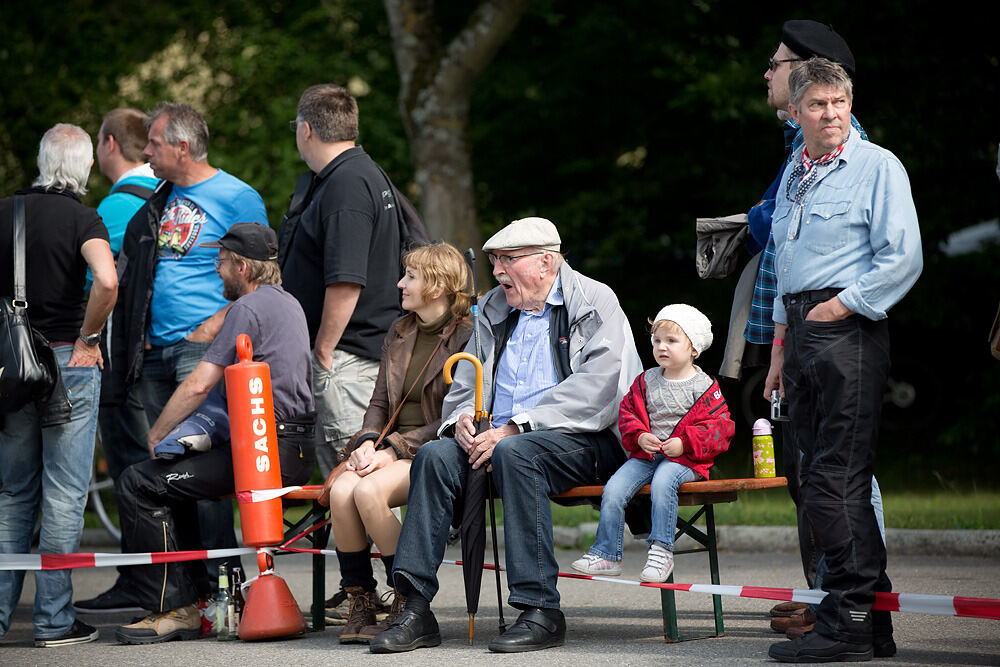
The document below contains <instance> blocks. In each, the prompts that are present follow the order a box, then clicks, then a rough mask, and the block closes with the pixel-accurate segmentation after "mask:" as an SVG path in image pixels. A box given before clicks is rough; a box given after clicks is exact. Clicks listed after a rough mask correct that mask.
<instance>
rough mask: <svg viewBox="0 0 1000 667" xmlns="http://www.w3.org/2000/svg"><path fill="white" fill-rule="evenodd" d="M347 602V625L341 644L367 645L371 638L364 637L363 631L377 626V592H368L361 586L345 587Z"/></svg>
mask: <svg viewBox="0 0 1000 667" xmlns="http://www.w3.org/2000/svg"><path fill="white" fill-rule="evenodd" d="M344 590H346V591H347V601H348V604H349V605H350V606H349V608H348V610H347V625H345V626H344V629H343V630H341V632H340V643H341V644H367V643H368V642H369V641H370V640H371V636H370V635H368V636H363V635H362V634H361V629H362V628H364V627H365V626H368V625H374V624H375V591H366V590H364V589H363V588H361V586H345V587H344Z"/></svg>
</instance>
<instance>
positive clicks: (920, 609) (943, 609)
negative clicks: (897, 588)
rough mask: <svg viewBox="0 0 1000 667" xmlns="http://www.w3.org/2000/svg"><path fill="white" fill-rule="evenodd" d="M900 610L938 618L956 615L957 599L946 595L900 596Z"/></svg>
mask: <svg viewBox="0 0 1000 667" xmlns="http://www.w3.org/2000/svg"><path fill="white" fill-rule="evenodd" d="M899 610H900V611H908V612H915V613H918V614H934V615H937V616H954V615H955V598H953V597H951V596H945V595H920V594H915V593H900V594H899Z"/></svg>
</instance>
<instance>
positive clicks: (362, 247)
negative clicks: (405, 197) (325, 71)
mask: <svg viewBox="0 0 1000 667" xmlns="http://www.w3.org/2000/svg"><path fill="white" fill-rule="evenodd" d="M291 127H292V130H293V131H294V132H295V145H296V146H297V147H298V149H299V154H300V155H301V156H302V160H303V161H304V162H305V163H306V164H307V165H308V166H309V169H310V172H307V173H308V176H307V177H306V178H300V183H301V184H302V185H304V189H305V191H304V192H300V191H299V188H297V189H296V190H297V191H296V194H295V195H294V196H293V205H292V207H291V208H290V209H289V211H288V213H287V214H286V215H285V219H284V220H283V221H282V224H281V230H280V237H279V245H280V248H281V255H280V258H279V263H280V264H281V272H282V279H283V280H284V284H285V287H286V289H288V291H289V292H290V293H291V294H293V295H294V296H295V298H297V299H298V300H299V303H301V304H302V308H303V310H305V313H306V320H307V321H308V322H309V338H310V341H311V342H312V345H313V392H314V393H315V395H316V412H317V417H318V422H319V424H320V425H321V426H322V429H323V435H324V440H325V444H323V445H320V447H319V449H318V451H317V453H316V459H317V461H318V462H319V466H320V472H321V473H322V474H323V475H324V476H327V475H329V474H330V472H331V471H332V470H333V469H334V468H335V467H336V466H337V463H338V462H339V458H340V453H341V452H342V451H343V449H344V446H345V445H346V444H347V442H348V440H350V438H351V436H353V435H354V434H355V433H356V432H357V430H358V429H359V428H360V427H361V421H362V419H363V417H364V414H365V410H366V409H367V407H368V400H369V399H370V398H371V395H372V390H373V389H374V387H375V378H376V377H377V376H378V366H379V359H380V357H381V354H382V347H381V346H382V340H383V339H384V338H385V334H386V332H387V331H388V330H389V325H390V324H392V322H393V321H394V320H395V319H396V318H398V317H399V316H400V315H401V314H402V309H401V307H400V301H399V290H398V289H397V288H396V282H397V281H398V280H399V277H400V275H401V267H400V263H399V258H400V234H399V225H398V219H397V211H396V209H397V208H398V202H396V199H395V197H394V196H393V188H392V184H391V183H390V182H389V179H388V177H387V176H386V175H385V172H384V171H382V169H381V168H380V167H379V166H378V164H376V163H375V161H374V160H372V158H371V157H370V156H369V155H368V154H367V153H365V150H364V148H362V147H361V146H358V145H355V141H356V140H357V138H358V103H357V101H356V100H355V99H354V97H353V96H352V95H351V94H350V92H348V91H347V90H346V89H345V88H342V87H340V86H336V85H333V84H329V83H325V84H318V85H315V86H311V87H309V88H307V89H306V90H305V92H303V93H302V96H301V98H299V104H298V110H297V114H296V118H295V120H293V121H291ZM300 195H301V196H300Z"/></svg>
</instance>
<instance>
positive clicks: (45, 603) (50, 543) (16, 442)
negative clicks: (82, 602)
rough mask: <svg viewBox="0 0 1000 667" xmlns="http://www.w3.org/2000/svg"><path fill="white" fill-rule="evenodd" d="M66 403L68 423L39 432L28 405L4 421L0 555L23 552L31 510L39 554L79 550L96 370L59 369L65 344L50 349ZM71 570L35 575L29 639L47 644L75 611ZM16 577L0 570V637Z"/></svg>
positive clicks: (16, 592) (20, 580) (16, 594)
mask: <svg viewBox="0 0 1000 667" xmlns="http://www.w3.org/2000/svg"><path fill="white" fill-rule="evenodd" d="M55 353H56V360H57V361H58V362H59V366H60V369H61V372H62V381H63V384H64V385H65V386H66V391H67V393H68V395H69V400H70V403H71V404H72V406H73V411H72V416H71V417H70V421H69V422H68V423H66V424H60V425H59V426H49V427H47V428H44V429H43V428H40V426H39V421H38V411H37V410H36V409H35V406H34V405H28V406H26V407H24V408H22V409H21V410H19V411H18V412H14V413H11V414H8V415H5V416H4V417H5V423H4V427H3V430H2V431H0V480H2V483H3V488H0V553H6V554H26V553H28V552H29V551H30V550H31V535H32V532H33V530H34V527H35V518H36V517H37V515H38V511H39V509H41V513H42V530H41V539H40V542H39V548H38V551H39V553H43V554H66V553H75V552H76V551H77V550H78V549H79V548H80V534H81V532H82V531H83V510H84V507H85V506H86V504H87V487H88V486H89V484H90V470H91V463H92V461H93V458H94V438H95V435H96V429H97V405H98V401H99V399H100V395H101V372H100V370H99V369H98V368H97V366H87V367H84V366H75V367H73V368H69V367H67V366H66V364H68V363H69V359H70V357H71V356H72V353H73V348H72V346H69V345H65V346H59V347H56V348H55ZM71 573H72V571H71V570H41V571H37V572H35V609H34V614H33V621H34V626H35V638H36V639H52V638H53V637H58V636H59V635H61V634H63V633H64V632H66V630H68V629H69V627H70V626H71V625H73V621H75V620H76V612H74V611H73V604H72V602H71V600H72V597H73V583H72V581H71V579H70V575H71ZM23 584H24V572H23V571H21V572H12V571H2V572H0V636H3V635H4V634H6V632H7V629H8V628H9V627H10V618H11V614H12V613H13V612H14V608H15V607H16V606H17V602H18V600H19V599H20V598H21V587H22V585H23Z"/></svg>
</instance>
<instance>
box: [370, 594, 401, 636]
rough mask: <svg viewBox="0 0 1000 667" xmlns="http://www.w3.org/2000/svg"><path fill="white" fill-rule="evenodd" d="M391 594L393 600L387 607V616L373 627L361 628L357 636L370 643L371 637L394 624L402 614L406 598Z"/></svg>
mask: <svg viewBox="0 0 1000 667" xmlns="http://www.w3.org/2000/svg"><path fill="white" fill-rule="evenodd" d="M392 593H393V599H392V606H391V607H389V614H388V615H387V616H386V617H385V618H383V619H382V620H381V621H379V622H378V623H376V624H375V625H367V626H365V627H363V628H362V629H361V632H359V633H358V635H359V636H361V637H365V638H366V641H371V639H372V637H374V636H375V635H377V634H379V633H380V632H382V631H384V630H387V629H388V628H389V626H390V625H392V624H393V623H395V622H396V619H397V618H399V615H400V614H401V613H402V612H403V607H404V606H405V605H406V596H405V595H400V594H399V593H397V592H396V591H392Z"/></svg>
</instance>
